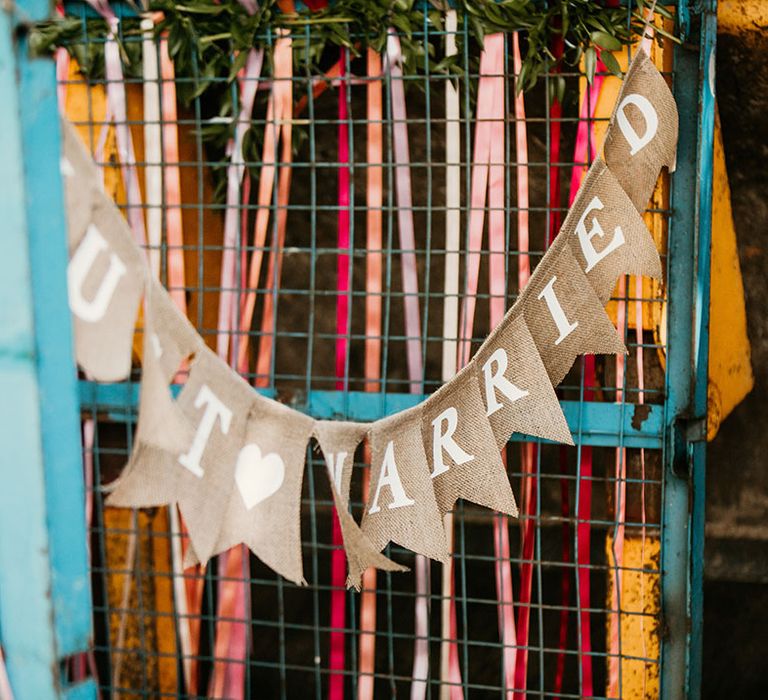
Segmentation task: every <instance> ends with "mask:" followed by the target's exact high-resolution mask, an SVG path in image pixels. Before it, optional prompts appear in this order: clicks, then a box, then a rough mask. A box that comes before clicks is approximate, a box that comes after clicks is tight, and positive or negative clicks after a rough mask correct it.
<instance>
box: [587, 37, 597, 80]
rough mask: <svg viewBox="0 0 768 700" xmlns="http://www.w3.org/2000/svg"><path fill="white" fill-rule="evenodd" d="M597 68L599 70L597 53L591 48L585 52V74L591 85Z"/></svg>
mask: <svg viewBox="0 0 768 700" xmlns="http://www.w3.org/2000/svg"><path fill="white" fill-rule="evenodd" d="M595 68H597V52H596V51H595V49H594V48H593V47H592V46H590V47H589V48H587V50H586V51H584V72H585V73H586V74H587V82H588V83H589V84H590V85H592V81H593V80H594V79H595Z"/></svg>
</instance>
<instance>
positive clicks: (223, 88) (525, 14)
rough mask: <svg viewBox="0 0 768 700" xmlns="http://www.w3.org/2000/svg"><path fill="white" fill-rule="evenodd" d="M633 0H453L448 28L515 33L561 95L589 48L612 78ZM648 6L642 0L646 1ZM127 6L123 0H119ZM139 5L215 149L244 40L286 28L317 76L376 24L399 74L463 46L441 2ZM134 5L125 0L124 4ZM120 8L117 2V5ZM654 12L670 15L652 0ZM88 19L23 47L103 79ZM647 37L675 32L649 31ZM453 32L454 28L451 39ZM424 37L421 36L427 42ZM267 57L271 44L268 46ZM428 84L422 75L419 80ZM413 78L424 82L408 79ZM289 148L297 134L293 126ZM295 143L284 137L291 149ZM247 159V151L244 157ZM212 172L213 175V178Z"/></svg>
mask: <svg viewBox="0 0 768 700" xmlns="http://www.w3.org/2000/svg"><path fill="white" fill-rule="evenodd" d="M635 2H636V8H635V9H634V10H633V11H632V12H631V13H628V12H627V8H626V7H613V6H607V5H606V4H605V2H604V0H454V2H452V6H453V7H454V9H455V10H456V12H457V15H458V19H459V26H460V27H461V26H462V23H463V24H464V26H465V27H466V28H467V30H468V35H469V39H470V41H473V42H477V43H478V44H482V41H483V37H484V36H485V35H486V34H489V33H493V32H499V31H504V32H512V31H520V32H521V37H522V39H523V41H522V46H521V50H522V54H523V56H522V68H521V71H520V75H519V76H518V80H517V86H518V89H521V90H526V91H527V90H530V89H531V88H533V87H534V86H535V85H536V84H537V82H538V81H539V79H540V78H542V77H543V76H545V75H547V74H549V75H552V74H553V73H555V75H552V78H551V79H550V80H549V88H550V90H551V91H552V94H551V97H554V96H557V97H558V98H559V99H560V100H562V99H563V93H564V91H565V80H564V78H563V77H561V76H560V75H559V74H557V73H556V70H557V69H559V68H560V67H561V66H563V67H565V68H568V67H572V68H573V67H577V66H579V65H580V64H581V62H582V59H583V65H584V69H585V71H586V73H587V78H588V79H589V80H590V81H591V80H592V78H593V77H594V74H595V70H596V67H597V56H598V50H599V49H606V51H604V52H603V53H602V54H601V58H602V61H603V63H604V64H605V66H606V68H607V69H608V70H610V71H612V72H614V73H616V74H620V69H619V65H618V63H617V62H616V60H615V59H614V57H613V56H612V55H611V54H610V51H616V50H619V49H621V48H622V47H624V46H627V45H629V44H630V43H631V42H632V41H633V40H634V39H635V38H636V37H637V35H641V34H642V32H643V30H644V26H645V21H644V19H643V10H644V9H645V8H644V2H643V0H635ZM646 2H647V0H646ZM129 5H130V6H132V5H133V3H129ZM144 6H145V7H146V9H147V11H149V12H162V14H163V19H162V21H160V22H159V23H158V24H157V25H156V26H155V32H156V34H157V35H160V34H167V36H168V47H169V53H170V56H171V58H172V60H173V62H174V67H175V72H176V79H177V94H178V96H179V99H180V100H181V101H182V102H183V103H184V104H187V105H188V104H190V103H191V102H192V101H193V100H195V98H199V97H201V96H203V95H204V94H205V93H208V92H210V93H211V100H210V102H211V103H214V104H215V105H216V109H217V110H218V114H217V115H216V114H212V115H209V116H218V117H221V118H222V119H218V120H213V121H211V120H208V123H207V124H206V125H205V126H204V127H203V136H204V138H205V139H206V140H207V141H209V142H211V146H213V147H214V148H215V149H217V150H219V149H222V148H223V146H224V144H225V142H226V140H227V138H229V136H230V135H231V133H232V130H233V128H234V124H233V119H232V117H233V116H234V113H235V104H234V99H235V91H234V90H232V89H228V88H227V85H228V84H229V83H231V82H232V81H233V80H234V78H235V77H236V75H237V73H238V71H239V70H240V69H241V68H242V67H243V66H244V64H245V60H246V58H247V51H248V49H250V48H252V47H259V46H265V47H266V48H269V46H270V45H271V44H272V42H273V41H274V38H275V35H276V33H277V31H278V30H280V29H288V30H290V31H291V35H292V40H293V59H294V74H295V75H296V76H306V77H310V76H317V75H322V73H323V69H322V67H321V61H322V60H323V58H325V59H326V63H327V58H328V55H329V50H330V55H333V56H338V51H335V52H334V51H333V49H334V47H336V48H338V47H346V48H348V49H349V51H350V53H351V55H352V56H353V57H355V56H359V55H361V54H362V53H363V51H364V50H365V48H366V47H372V48H374V49H375V50H377V51H382V50H383V49H384V46H385V43H386V38H387V32H388V30H389V28H390V27H394V28H395V29H396V30H397V32H398V34H399V36H400V41H401V48H402V55H403V61H404V66H403V70H404V73H405V74H406V75H418V74H423V73H425V72H426V70H428V71H429V73H430V74H431V75H433V76H435V75H461V73H462V70H463V69H462V64H461V56H462V55H463V54H462V48H463V47H461V46H460V47H459V52H458V54H457V56H456V57H451V58H446V57H445V56H444V55H443V54H442V47H441V43H442V42H441V41H440V35H441V33H442V32H444V30H445V28H444V14H445V6H446V5H445V2H444V0H430V1H429V2H426V1H425V0H334V1H333V2H332V3H331V4H329V5H328V6H327V7H325V8H322V9H320V10H317V11H312V10H310V9H309V8H307V7H304V6H302V7H301V9H299V10H297V11H296V12H295V13H293V14H287V13H284V12H281V11H280V9H279V8H278V4H277V0H263V1H262V2H261V3H259V7H258V9H257V11H256V12H255V13H254V14H253V15H250V14H249V13H248V12H247V10H246V9H245V7H244V6H243V5H242V4H241V3H240V2H239V0H186V1H185V2H175V1H174V0H149V1H148V3H145V4H144ZM134 7H135V6H134ZM123 8H125V4H124V5H123ZM654 12H656V13H657V14H661V15H663V16H665V17H671V14H670V13H669V11H668V10H666V8H664V7H663V6H661V5H659V6H654ZM86 16H88V19H86V20H85V21H83V20H82V19H81V18H80V17H74V16H64V17H56V18H55V19H51V20H48V21H46V22H41V23H38V24H36V25H34V26H32V27H31V28H30V33H29V37H30V46H31V48H32V51H33V52H35V53H37V54H38V55H39V54H45V53H50V52H52V51H53V50H54V49H56V48H58V47H65V48H66V49H67V50H68V51H69V52H70V54H71V55H72V56H73V57H74V58H75V59H76V60H77V62H78V65H79V66H80V69H81V70H82V72H83V73H84V74H85V75H86V76H87V77H88V78H90V79H94V80H98V79H103V77H104V42H105V40H106V37H107V36H108V33H109V29H108V26H107V23H106V22H105V21H104V20H103V19H101V18H98V17H96V16H94V14H93V13H92V12H89V13H87V15H86ZM139 22H140V18H139V16H138V14H137V13H136V12H135V11H134V12H132V13H131V16H125V17H124V18H123V19H122V20H121V22H120V32H119V36H118V37H117V38H118V41H119V44H120V48H121V53H122V58H123V69H124V72H125V74H126V76H128V77H133V78H140V77H141V30H140V27H139ZM656 32H657V36H666V37H668V38H671V39H672V40H674V41H677V39H676V38H675V37H674V36H670V35H669V34H668V33H667V32H664V31H663V30H660V29H658V28H657V30H656ZM464 36H465V35H464V34H463V33H462V32H459V35H458V39H459V42H461V41H462V40H463V38H464ZM427 37H428V38H427ZM561 40H562V45H563V49H564V50H563V54H562V56H561V57H559V58H558V57H557V56H556V55H555V54H554V53H553V51H552V46H553V45H554V44H555V43H556V42H560V41H561ZM266 56H267V57H269V56H270V52H269V51H267V54H266ZM470 57H471V58H470V67H471V68H473V69H476V68H477V63H478V58H479V52H478V51H472V52H470ZM427 82H429V84H432V82H431V81H427ZM407 84H408V85H413V84H416V85H423V84H424V81H409V83H407ZM254 132H255V130H254V129H250V130H249V133H248V138H247V139H246V140H247V144H246V145H247V149H246V150H248V151H251V150H252V151H253V154H254V156H255V155H256V154H257V153H258V150H257V148H258V140H259V136H260V134H257V133H254ZM296 137H297V138H296V141H297V144H298V142H300V140H301V134H300V133H297V134H296ZM297 144H295V145H297ZM255 159H256V160H258V158H255ZM217 179H220V178H217Z"/></svg>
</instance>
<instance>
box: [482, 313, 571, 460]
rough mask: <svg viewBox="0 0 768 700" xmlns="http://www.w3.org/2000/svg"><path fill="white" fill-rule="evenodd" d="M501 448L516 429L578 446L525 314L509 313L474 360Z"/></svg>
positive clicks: (487, 408)
mask: <svg viewBox="0 0 768 700" xmlns="http://www.w3.org/2000/svg"><path fill="white" fill-rule="evenodd" d="M471 366H472V369H473V371H474V372H475V373H476V374H477V377H478V381H479V382H480V386H481V387H482V388H483V405H484V406H485V414H486V416H488V419H489V421H490V423H491V429H492V430H493V434H494V436H495V438H496V445H497V447H498V448H499V449H501V447H502V446H503V445H505V444H506V442H507V440H509V436H510V435H511V434H512V433H522V434H524V435H534V436H536V437H540V438H544V439H545V440H554V441H556V442H564V443H565V444H567V445H572V444H573V440H572V438H571V431H570V430H569V429H568V424H567V423H566V422H565V416H564V415H563V412H562V409H561V408H560V402H559V401H558V400H557V396H556V395H555V390H554V388H553V387H552V384H551V383H550V381H549V376H548V375H547V368H546V367H545V366H544V362H543V361H542V359H541V357H540V356H539V351H538V350H537V348H536V343H535V342H534V340H533V337H532V336H531V333H530V331H529V330H528V326H527V325H526V323H525V319H524V318H523V316H522V315H519V316H516V317H515V316H513V315H511V314H507V318H505V319H504V320H503V321H502V322H501V323H500V324H499V325H498V326H497V327H496V328H495V329H494V330H493V332H492V333H491V335H489V336H488V338H487V339H486V341H485V342H484V343H483V344H482V346H481V347H480V349H479V350H478V351H477V355H475V358H474V360H473V362H472V364H471Z"/></svg>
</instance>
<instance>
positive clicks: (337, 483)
mask: <svg viewBox="0 0 768 700" xmlns="http://www.w3.org/2000/svg"><path fill="white" fill-rule="evenodd" d="M369 427H370V426H369V425H367V424H363V423H350V422H346V421H317V422H316V423H315V429H314V433H315V438H316V439H317V442H318V444H319V445H320V450H321V451H322V453H323V457H324V458H325V463H326V467H327V473H328V481H329V483H330V486H331V493H332V494H333V503H334V505H335V507H336V513H337V514H338V516H339V525H340V527H341V536H342V538H343V540H344V550H345V552H346V555H347V564H348V567H349V573H348V576H347V587H349V588H352V587H354V588H356V589H357V590H360V578H361V576H362V574H363V572H364V571H365V570H366V569H368V568H369V567H371V566H373V567H375V568H377V569H382V570H384V571H407V570H408V568H407V567H405V566H401V565H400V564H396V563H395V562H393V561H392V560H391V559H389V558H388V557H385V556H384V555H383V554H382V553H381V552H380V551H379V550H377V549H376V548H375V547H374V546H373V544H372V543H371V541H370V540H369V539H368V538H367V537H366V536H365V535H364V534H363V532H362V530H361V529H360V528H359V527H358V525H357V523H356V522H355V519H354V518H353V517H352V514H351V513H350V512H349V510H348V507H349V490H350V483H351V481H352V468H353V466H354V457H355V450H356V449H357V446H358V445H359V444H360V443H361V442H362V440H363V438H364V437H365V434H366V432H367V431H368V428H369Z"/></svg>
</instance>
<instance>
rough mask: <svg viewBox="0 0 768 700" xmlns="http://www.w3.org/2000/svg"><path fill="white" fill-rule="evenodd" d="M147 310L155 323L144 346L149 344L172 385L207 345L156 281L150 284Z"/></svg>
mask: <svg viewBox="0 0 768 700" xmlns="http://www.w3.org/2000/svg"><path fill="white" fill-rule="evenodd" d="M144 307H145V313H146V314H147V315H148V316H149V317H150V318H151V323H150V322H149V321H147V322H146V323H145V329H144V332H145V333H146V334H147V338H146V339H145V341H144V346H145V347H146V343H147V342H149V347H150V348H151V350H152V353H153V355H154V356H155V357H156V358H157V360H158V363H159V365H160V368H161V369H162V372H163V376H164V377H165V379H166V381H170V380H171V379H172V378H173V377H174V376H175V375H176V373H177V372H178V371H179V370H180V369H181V367H182V361H183V360H185V359H186V358H189V357H190V356H191V355H194V354H195V352H197V350H201V349H202V348H203V346H204V345H205V342H204V341H203V339H202V338H201V337H200V336H199V335H198V333H197V331H196V330H195V327H194V326H193V325H192V324H191V323H190V322H189V319H188V318H187V317H186V316H185V315H184V314H182V313H181V312H180V311H179V309H178V307H177V306H176V304H175V303H174V301H173V299H172V298H171V295H170V294H168V292H167V291H166V289H165V287H163V285H162V284H160V283H159V282H158V281H157V280H156V279H151V280H150V281H149V282H148V283H147V291H146V297H145V302H144ZM145 352H146V350H145Z"/></svg>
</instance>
